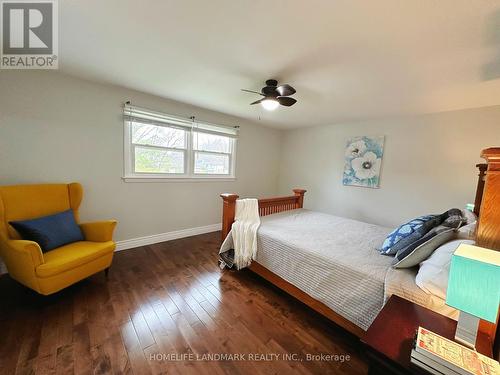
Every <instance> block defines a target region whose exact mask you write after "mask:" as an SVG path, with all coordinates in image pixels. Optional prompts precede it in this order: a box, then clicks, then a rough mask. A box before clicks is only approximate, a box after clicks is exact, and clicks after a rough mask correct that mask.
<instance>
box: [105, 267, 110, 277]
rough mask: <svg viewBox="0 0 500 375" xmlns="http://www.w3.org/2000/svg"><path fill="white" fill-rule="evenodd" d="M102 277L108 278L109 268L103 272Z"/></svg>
mask: <svg viewBox="0 0 500 375" xmlns="http://www.w3.org/2000/svg"><path fill="white" fill-rule="evenodd" d="M104 276H105V277H106V279H108V278H109V277H108V276H109V267H108V268H106V269H105V270H104Z"/></svg>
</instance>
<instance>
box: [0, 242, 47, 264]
mask: <svg viewBox="0 0 500 375" xmlns="http://www.w3.org/2000/svg"><path fill="white" fill-rule="evenodd" d="M0 246H2V247H3V248H4V249H2V250H4V251H3V253H4V256H5V258H9V260H10V261H12V262H14V263H17V262H29V263H31V264H32V266H33V269H35V268H36V267H38V266H39V265H40V264H43V263H44V259H43V254H42V249H40V245H38V244H37V243H36V242H33V241H26V240H2V241H1V243H0Z"/></svg>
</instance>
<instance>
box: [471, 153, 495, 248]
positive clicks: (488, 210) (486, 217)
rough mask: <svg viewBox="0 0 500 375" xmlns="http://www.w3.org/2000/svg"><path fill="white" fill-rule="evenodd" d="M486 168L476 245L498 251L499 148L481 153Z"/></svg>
mask: <svg viewBox="0 0 500 375" xmlns="http://www.w3.org/2000/svg"><path fill="white" fill-rule="evenodd" d="M481 157H482V158H484V159H486V161H487V163H488V168H487V170H486V178H485V182H484V191H483V196H482V200H481V211H480V214H479V222H478V227H477V235H476V243H477V244H478V246H482V247H486V248H488V249H493V250H500V209H499V207H500V148H487V149H486V150H483V152H481Z"/></svg>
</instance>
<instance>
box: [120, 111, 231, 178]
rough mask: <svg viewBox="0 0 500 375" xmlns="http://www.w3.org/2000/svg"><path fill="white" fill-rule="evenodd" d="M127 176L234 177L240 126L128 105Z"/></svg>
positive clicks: (125, 130) (125, 124) (125, 128)
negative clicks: (223, 124) (212, 122)
mask: <svg viewBox="0 0 500 375" xmlns="http://www.w3.org/2000/svg"><path fill="white" fill-rule="evenodd" d="M124 134H125V137H124V138H125V144H124V149H125V168H124V169H125V176H124V177H125V178H180V179H182V178H234V176H235V162H236V160H235V155H236V141H237V137H238V129H237V127H228V126H222V125H216V124H210V123H205V122H199V121H195V120H194V119H183V118H181V117H177V116H172V115H167V114H164V113H160V112H157V111H152V110H148V109H145V108H140V107H135V106H131V105H125V107H124Z"/></svg>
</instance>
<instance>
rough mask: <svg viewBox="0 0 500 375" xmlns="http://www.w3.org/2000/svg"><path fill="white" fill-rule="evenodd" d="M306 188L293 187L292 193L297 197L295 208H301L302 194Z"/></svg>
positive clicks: (302, 202) (302, 204)
mask: <svg viewBox="0 0 500 375" xmlns="http://www.w3.org/2000/svg"><path fill="white" fill-rule="evenodd" d="M306 191H307V190H304V189H293V193H294V194H295V196H296V197H297V208H302V207H303V206H304V194H305V193H306Z"/></svg>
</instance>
